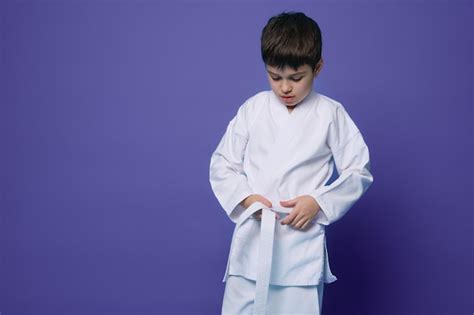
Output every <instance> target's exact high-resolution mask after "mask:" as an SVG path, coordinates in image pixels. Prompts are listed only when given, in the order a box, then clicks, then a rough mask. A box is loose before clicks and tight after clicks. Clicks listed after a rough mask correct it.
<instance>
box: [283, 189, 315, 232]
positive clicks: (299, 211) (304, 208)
mask: <svg viewBox="0 0 474 315" xmlns="http://www.w3.org/2000/svg"><path fill="white" fill-rule="evenodd" d="M280 204H281V205H282V206H283V207H286V208H294V209H293V210H292V211H291V212H290V214H288V215H287V216H286V218H284V219H283V220H282V221H281V222H280V223H281V224H290V225H291V226H293V227H295V228H297V229H302V230H304V229H305V228H306V227H307V226H308V225H309V224H310V223H311V220H313V218H314V217H315V216H316V214H318V211H319V210H320V209H321V207H320V206H319V204H318V203H317V202H316V200H314V198H313V197H311V196H309V195H304V196H299V197H296V198H295V199H292V200H283V201H280Z"/></svg>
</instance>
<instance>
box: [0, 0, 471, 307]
mask: <svg viewBox="0 0 474 315" xmlns="http://www.w3.org/2000/svg"><path fill="white" fill-rule="evenodd" d="M473 7H474V5H473V2H472V1H450V2H449V3H448V1H418V0H415V1H376V0H371V1H356V0H354V1H311V2H310V1H298V2H295V1H255V2H253V1H245V2H244V1H232V2H229V1H214V2H212V1H206V2H203V1H197V0H196V1H187V2H185V1H181V2H175V1H168V2H163V3H158V2H152V1H136V2H135V1H105V0H104V1H87V2H85V1H73V2H69V1H64V2H63V3H62V2H59V1H41V0H39V1H11V0H8V1H5V0H4V1H1V4H0V16H1V25H0V29H1V46H0V47H1V68H0V69H1V70H0V73H1V89H2V90H1V107H0V128H1V133H0V135H1V138H0V139H1V154H0V163H1V164H0V165H1V169H0V185H1V186H0V189H1V190H0V192H1V195H0V198H1V199H0V215H1V221H0V242H1V243H0V249H1V254H0V312H1V314H2V315H17V314H41V315H42V314H48V315H56V314H58V315H59V314H61V315H62V314H70V315H73V314H74V315H76V314H218V313H219V312H220V307H221V302H222V296H223V291H224V283H222V282H221V281H222V277H223V274H224V271H225V264H226V261H227V255H228V250H229V245H230V240H231V236H232V229H233V224H232V223H231V221H230V220H229V219H228V218H227V217H226V215H225V212H224V211H223V210H222V209H221V208H220V206H219V204H218V202H217V200H216V199H215V197H214V195H213V193H212V191H211V189H210V185H209V181H208V180H209V177H208V172H209V160H210V156H211V153H212V152H213V150H214V149H215V147H216V146H217V143H218V141H219V140H220V138H221V137H222V135H223V133H224V131H225V128H226V126H227V123H228V122H229V120H230V119H231V118H232V117H233V115H234V114H235V113H236V110H237V108H238V106H240V105H241V104H242V103H243V101H244V100H245V99H246V98H247V97H249V96H251V95H253V94H255V93H256V92H258V91H261V90H264V89H265V90H266V89H269V85H268V82H267V79H266V76H265V73H264V67H263V63H262V62H261V57H260V50H259V49H260V46H259V38H260V32H261V29H262V27H263V26H264V25H265V23H266V21H267V19H268V18H269V17H270V16H271V15H273V14H276V13H279V12H281V11H282V10H296V11H300V10H301V11H303V12H305V13H306V14H308V15H309V16H311V17H313V18H314V19H315V20H316V21H317V22H318V23H319V25H320V27H321V29H322V33H323V57H324V58H325V65H324V68H323V70H322V72H321V75H320V77H318V78H317V80H316V82H315V90H316V91H319V92H321V93H323V94H325V95H328V96H330V97H332V98H334V99H336V100H338V101H340V102H341V103H342V104H343V105H344V106H345V107H346V108H347V110H348V111H349V113H350V115H351V116H352V117H353V119H354V121H355V122H356V124H357V125H358V126H359V128H360V129H361V131H362V133H363V135H364V138H365V139H366V142H367V144H368V146H369V149H370V153H371V158H372V162H371V165H372V170H373V174H374V178H375V180H374V183H373V185H372V186H371V188H370V189H369V191H368V192H367V194H366V195H364V196H363V198H362V199H361V200H360V201H359V202H358V203H357V204H356V205H355V206H354V207H353V208H352V209H351V211H349V213H348V214H347V215H346V216H345V217H344V218H343V219H342V220H340V221H338V222H336V223H335V224H333V225H332V226H330V227H329V228H328V230H327V231H328V250H329V255H330V261H331V266H332V270H333V272H334V274H335V275H336V276H337V277H338V278H339V280H338V281H336V282H335V283H333V284H331V285H327V286H326V287H325V293H324V306H323V311H324V314H325V315H330V314H333V315H334V314H341V315H342V314H356V315H358V314H364V315H372V314H373V315H380V314H387V315H392V314H397V315H398V314H400V315H406V314H417V315H418V314H426V315H428V314H429V315H434V314H472V312H474V293H473V292H474V285H473V283H474V275H473V267H472V266H473V265H474V257H473V256H474V255H473V210H474V209H473V206H472V200H471V199H470V197H472V196H473V192H474V191H473V185H472V178H473V175H474V172H473V167H472V165H473V150H472V148H473V146H472V136H473V134H472V118H473V112H472V105H473V92H472V87H473V32H472V30H473V20H474V14H473V11H474V10H473Z"/></svg>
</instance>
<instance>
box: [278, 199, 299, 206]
mask: <svg viewBox="0 0 474 315" xmlns="http://www.w3.org/2000/svg"><path fill="white" fill-rule="evenodd" d="M296 202H297V200H296V199H290V200H281V201H280V204H281V205H282V206H283V207H294V206H296Z"/></svg>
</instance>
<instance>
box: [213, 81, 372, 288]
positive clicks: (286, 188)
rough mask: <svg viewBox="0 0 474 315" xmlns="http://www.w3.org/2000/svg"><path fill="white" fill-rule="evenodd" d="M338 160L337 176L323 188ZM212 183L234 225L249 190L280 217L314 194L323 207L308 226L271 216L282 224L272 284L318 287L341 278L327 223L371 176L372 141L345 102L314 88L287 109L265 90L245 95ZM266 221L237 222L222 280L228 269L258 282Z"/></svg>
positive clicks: (276, 241) (274, 250)
mask: <svg viewBox="0 0 474 315" xmlns="http://www.w3.org/2000/svg"><path fill="white" fill-rule="evenodd" d="M334 163H335V165H336V168H337V171H338V173H339V178H338V179H336V180H335V181H334V182H332V183H331V184H330V185H325V184H326V182H327V181H328V180H329V179H330V178H331V175H332V170H333V165H334ZM209 180H210V184H211V187H212V190H213V192H214V194H215V196H216V198H217V200H218V201H219V203H220V205H221V206H222V208H223V209H224V210H225V211H226V213H227V215H228V216H229V218H230V219H231V220H232V221H233V222H234V223H238V222H239V217H240V216H241V215H242V213H243V212H244V211H245V209H244V208H243V207H242V206H240V205H239V203H240V202H241V201H242V200H243V199H244V198H246V197H247V196H249V195H251V194H261V195H263V196H264V197H266V198H267V199H269V200H270V201H271V202H272V209H271V210H272V211H276V212H279V213H280V217H281V219H283V218H284V217H285V216H286V215H287V213H288V212H289V211H291V210H292V208H284V207H282V206H281V205H280V200H289V199H293V198H295V197H298V196H301V195H310V196H312V197H314V198H315V200H316V201H317V202H318V204H319V205H320V206H321V210H320V211H319V212H318V213H317V215H316V217H315V218H314V219H313V223H314V224H312V225H311V227H309V228H307V230H305V231H303V230H298V229H296V228H293V227H291V226H290V225H281V224H280V220H275V219H274V218H273V217H272V219H273V220H274V221H277V222H276V223H275V226H274V227H273V226H272V230H274V232H272V233H274V235H272V237H273V240H272V242H273V248H272V253H273V254H272V255H270V256H271V275H270V279H269V283H270V284H274V285H317V284H318V283H319V282H320V281H324V282H325V283H331V282H334V281H336V280H337V278H336V276H334V275H333V274H332V273H331V270H330V268H329V260H328V254H327V249H326V238H325V227H326V226H327V225H329V224H331V223H333V222H335V221H337V220H339V219H340V218H341V217H342V216H344V214H345V213H346V212H347V211H348V210H349V209H350V208H351V207H352V205H353V204H354V203H355V202H356V201H357V200H358V199H359V198H360V197H361V196H362V195H363V194H364V192H365V191H366V190H367V189H368V187H369V186H370V185H371V183H372V182H373V176H372V174H371V173H370V163H369V150H368V148H367V145H366V143H365V142H364V139H363V137H362V134H361V133H360V131H359V129H358V128H357V126H356V125H355V123H354V122H353V120H352V119H351V118H350V116H349V115H348V113H347V112H346V110H345V108H344V107H343V106H342V104H341V103H339V102H337V101H335V100H333V99H331V98H329V97H327V96H325V95H322V94H320V93H317V92H315V91H314V90H312V91H311V92H310V94H308V96H307V97H306V98H305V99H304V100H303V101H302V102H301V103H299V104H298V105H297V106H296V107H295V108H294V110H293V111H292V112H291V113H289V112H288V110H287V108H286V106H285V104H283V103H282V102H281V101H280V100H279V99H278V97H277V96H276V95H275V94H274V92H273V91H272V90H268V91H262V92H259V93H257V94H255V95H253V96H252V97H250V98H248V99H247V100H246V101H245V102H244V103H243V104H242V105H241V106H240V107H239V109H238V111H237V114H236V116H235V117H234V118H233V119H232V120H231V121H230V122H229V124H228V126H227V130H226V132H225V134H224V136H223V137H222V139H221V141H220V142H219V144H218V146H217V148H216V150H215V151H214V152H213V154H212V156H211V161H210V172H209ZM255 204H256V203H254V204H252V205H251V206H253V205H255ZM258 204H259V205H262V204H261V203H258ZM249 208H250V207H249ZM254 208H255V209H257V208H258V205H257V207H254ZM260 208H261V207H260ZM255 209H254V210H252V211H255ZM262 221H263V218H262ZM262 221H261V220H257V219H256V218H254V217H253V216H247V217H246V219H245V220H244V221H243V222H240V224H239V225H236V229H235V230H234V235H233V238H232V244H231V250H230V253H229V258H228V265H227V269H226V272H225V276H224V279H223V281H224V282H225V281H226V279H227V276H228V275H229V274H230V275H241V276H244V277H246V278H249V279H252V280H256V279H257V270H262V268H261V267H259V266H258V252H259V240H260V225H261V224H262ZM262 231H263V228H262ZM259 268H260V269H259ZM267 284H268V280H267Z"/></svg>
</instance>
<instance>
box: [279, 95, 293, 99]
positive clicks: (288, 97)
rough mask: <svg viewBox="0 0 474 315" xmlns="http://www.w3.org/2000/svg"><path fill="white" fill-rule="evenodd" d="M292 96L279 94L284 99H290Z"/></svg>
mask: <svg viewBox="0 0 474 315" xmlns="http://www.w3.org/2000/svg"><path fill="white" fill-rule="evenodd" d="M293 97H294V96H283V95H282V96H281V98H283V99H285V100H290V99H292V98H293Z"/></svg>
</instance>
